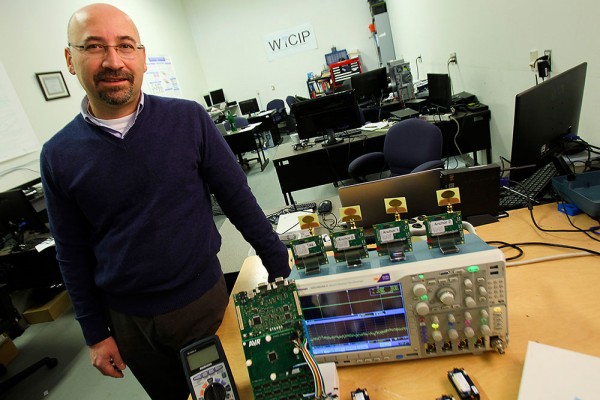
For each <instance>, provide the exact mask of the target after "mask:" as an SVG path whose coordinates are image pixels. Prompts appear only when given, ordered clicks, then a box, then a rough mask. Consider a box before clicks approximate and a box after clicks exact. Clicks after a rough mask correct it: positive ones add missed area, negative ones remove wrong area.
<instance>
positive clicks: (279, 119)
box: [267, 99, 287, 131]
mask: <svg viewBox="0 0 600 400" xmlns="http://www.w3.org/2000/svg"><path fill="white" fill-rule="evenodd" d="M267 110H275V114H273V123H274V124H275V125H277V128H278V129H279V130H280V131H281V130H282V129H281V127H280V126H279V124H281V123H285V122H286V118H287V112H286V111H285V103H284V102H283V100H281V99H273V100H271V101H269V102H268V103H267ZM283 130H285V131H287V127H285V128H284V129H283Z"/></svg>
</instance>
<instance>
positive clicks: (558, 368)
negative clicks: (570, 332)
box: [519, 342, 600, 400]
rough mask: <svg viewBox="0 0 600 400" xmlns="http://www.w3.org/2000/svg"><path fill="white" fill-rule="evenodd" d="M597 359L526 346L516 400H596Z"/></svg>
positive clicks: (598, 389) (542, 346) (599, 368)
mask: <svg viewBox="0 0 600 400" xmlns="http://www.w3.org/2000/svg"><path fill="white" fill-rule="evenodd" d="M598 371H600V358H598V357H593V356H589V355H587V354H582V353H576V352H574V351H570V350H563V349H559V348H558V347H552V346H548V345H545V344H540V343H535V342H529V344H528V346H527V355H526V356H525V366H524V367H523V375H522V376H521V386H520V387H519V400H531V399H574V400H587V399H597V398H598V394H599V393H600V380H599V379H598Z"/></svg>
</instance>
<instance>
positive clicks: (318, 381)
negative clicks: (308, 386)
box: [292, 339, 327, 400]
mask: <svg viewBox="0 0 600 400" xmlns="http://www.w3.org/2000/svg"><path fill="white" fill-rule="evenodd" d="M292 343H293V344H294V347H295V348H296V349H298V350H299V351H300V353H302V357H303V358H304V360H305V361H306V365H308V368H309V369H310V372H311V373H312V375H313V380H314V389H315V393H314V394H315V399H319V400H320V399H324V398H327V397H323V396H324V393H325V383H324V381H323V375H322V374H321V370H320V369H319V365H318V364H317V362H316V360H315V359H314V358H313V356H312V354H311V353H310V351H309V350H308V340H306V339H303V340H302V343H300V339H292Z"/></svg>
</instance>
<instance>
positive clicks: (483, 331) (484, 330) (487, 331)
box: [480, 325, 492, 336]
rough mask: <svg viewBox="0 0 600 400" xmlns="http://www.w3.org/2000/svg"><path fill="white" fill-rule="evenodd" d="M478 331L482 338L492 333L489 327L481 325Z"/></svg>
mask: <svg viewBox="0 0 600 400" xmlns="http://www.w3.org/2000/svg"><path fill="white" fill-rule="evenodd" d="M480 329H481V334H482V335H483V336H490V334H491V333H492V329H491V328H490V326H489V325H481V327H480Z"/></svg>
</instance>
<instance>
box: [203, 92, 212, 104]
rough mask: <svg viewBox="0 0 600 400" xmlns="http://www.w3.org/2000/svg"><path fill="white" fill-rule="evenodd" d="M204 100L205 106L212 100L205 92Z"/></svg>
mask: <svg viewBox="0 0 600 400" xmlns="http://www.w3.org/2000/svg"><path fill="white" fill-rule="evenodd" d="M204 102H205V103H206V106H207V107H210V106H212V101H211V99H210V94H205V95H204Z"/></svg>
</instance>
